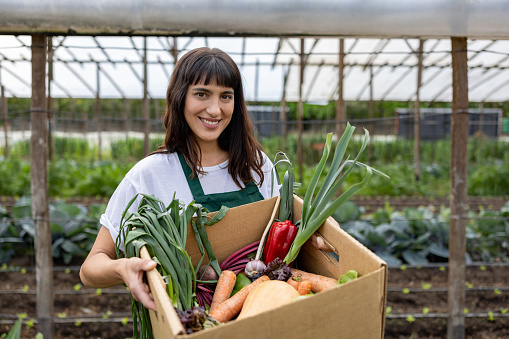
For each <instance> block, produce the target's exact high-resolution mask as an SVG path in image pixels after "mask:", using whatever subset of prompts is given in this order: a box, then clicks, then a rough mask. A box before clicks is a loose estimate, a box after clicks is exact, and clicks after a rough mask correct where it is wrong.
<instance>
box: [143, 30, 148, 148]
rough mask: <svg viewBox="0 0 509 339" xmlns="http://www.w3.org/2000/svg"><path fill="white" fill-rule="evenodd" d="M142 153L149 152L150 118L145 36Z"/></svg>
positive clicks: (145, 41)
mask: <svg viewBox="0 0 509 339" xmlns="http://www.w3.org/2000/svg"><path fill="white" fill-rule="evenodd" d="M143 39H144V40H143V107H142V114H143V137H144V139H143V155H144V156H145V155H147V154H148V153H149V152H150V150H149V149H150V119H149V106H148V84H147V79H148V69H147V38H146V37H145V38H143Z"/></svg>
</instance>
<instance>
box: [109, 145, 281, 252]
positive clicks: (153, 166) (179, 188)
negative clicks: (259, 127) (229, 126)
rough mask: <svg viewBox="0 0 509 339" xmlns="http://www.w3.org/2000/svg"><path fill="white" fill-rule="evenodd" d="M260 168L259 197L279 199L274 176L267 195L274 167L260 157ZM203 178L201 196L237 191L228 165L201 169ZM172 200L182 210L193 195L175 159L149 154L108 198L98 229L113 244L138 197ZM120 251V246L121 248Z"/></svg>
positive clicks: (134, 207)
mask: <svg viewBox="0 0 509 339" xmlns="http://www.w3.org/2000/svg"><path fill="white" fill-rule="evenodd" d="M263 156H264V164H263V166H262V170H263V173H264V175H265V180H264V181H263V184H262V186H261V187H258V189H259V190H260V193H261V194H262V195H263V197H264V198H265V199H267V198H271V197H272V196H277V195H279V185H278V184H277V179H276V177H275V174H274V176H273V177H274V189H273V192H272V194H271V189H272V185H271V174H270V172H271V171H273V169H274V166H273V164H272V162H271V161H270V160H269V159H268V158H267V156H266V155H265V154H264V155H263ZM203 170H204V171H205V172H206V173H205V175H198V178H199V180H200V184H201V186H202V188H203V192H204V194H214V193H224V192H232V191H238V190H239V187H238V186H237V185H236V184H235V182H234V181H233V179H232V177H231V176H230V174H229V173H228V161H225V162H223V163H222V164H219V165H216V166H212V167H204V168H203ZM253 178H254V180H255V182H259V177H258V176H257V175H256V174H255V173H253ZM175 192H176V195H175V198H177V199H179V200H180V201H181V202H183V203H184V204H185V205H186V206H187V205H188V204H190V203H191V202H192V201H193V195H192V193H191V190H190V188H189V185H188V184H187V180H186V176H185V174H184V171H183V169H182V166H181V164H180V161H179V158H178V155H177V154H176V153H171V154H153V155H151V156H148V157H146V158H144V159H142V160H140V161H139V162H138V163H137V164H136V165H134V166H133V168H131V170H130V171H129V172H128V173H127V174H126V176H125V177H124V179H123V180H122V182H120V184H119V185H118V187H117V189H116V190H115V192H114V193H113V195H112V196H111V198H110V200H109V202H108V206H107V207H106V211H105V212H104V214H103V215H102V216H101V219H100V222H101V225H104V226H105V227H106V228H108V230H109V231H110V234H111V237H112V238H113V241H116V239H117V236H118V233H119V228H120V221H121V218H122V213H123V212H124V210H125V209H126V207H127V205H128V203H129V202H130V201H131V199H132V198H134V196H135V195H136V194H138V193H144V194H151V195H154V196H155V197H156V198H157V199H159V200H161V201H162V202H163V203H164V205H165V206H168V205H169V203H170V202H171V201H172V200H173V194H174V193H175ZM140 199H141V198H140V197H138V198H137V200H136V201H135V202H134V203H133V204H132V205H131V207H130V208H129V211H131V212H135V211H136V210H137V209H138V204H139V200H140ZM121 249H123V244H122V246H121Z"/></svg>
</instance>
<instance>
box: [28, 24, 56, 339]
mask: <svg viewBox="0 0 509 339" xmlns="http://www.w3.org/2000/svg"><path fill="white" fill-rule="evenodd" d="M31 48H32V99H31V103H30V106H31V107H30V109H31V113H30V121H31V125H32V135H31V139H30V178H31V179H30V180H31V193H32V218H33V219H34V223H35V276H36V283H37V306H36V309H37V331H38V332H41V333H42V334H43V336H44V338H46V339H51V338H53V337H54V324H53V297H54V290H53V261H52V260H53V257H52V254H51V229H50V223H49V207H48V169H47V157H48V149H47V148H48V144H47V143H48V134H47V133H48V126H47V125H48V119H47V114H45V111H46V82H45V80H46V71H45V70H46V35H44V34H33V35H32V47H31Z"/></svg>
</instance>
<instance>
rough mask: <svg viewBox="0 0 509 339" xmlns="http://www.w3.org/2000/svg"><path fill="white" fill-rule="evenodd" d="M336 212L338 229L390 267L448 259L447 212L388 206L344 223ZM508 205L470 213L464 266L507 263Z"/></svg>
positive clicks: (446, 210)
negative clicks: (400, 209) (400, 208)
mask: <svg viewBox="0 0 509 339" xmlns="http://www.w3.org/2000/svg"><path fill="white" fill-rule="evenodd" d="M347 212H348V211H346V210H345V211H338V213H336V214H335V215H334V217H335V218H336V220H338V221H340V220H341V221H343V222H342V223H341V227H342V228H343V229H344V230H345V231H347V232H348V233H350V234H351V235H352V236H353V237H355V238H356V239H357V240H359V241H360V242H361V243H362V244H364V245H365V246H366V247H368V248H370V249H371V250H372V251H373V252H375V253H376V254H377V255H378V256H380V257H381V258H382V259H384V260H385V261H386V262H387V263H388V264H389V265H390V266H399V265H401V264H402V263H403V262H406V263H408V264H412V265H421V264H426V263H428V262H430V261H431V262H445V261H447V260H448V257H449V246H448V244H449V218H450V210H449V208H445V207H443V208H441V209H440V211H438V213H434V212H432V211H431V210H430V209H429V208H426V207H419V208H405V209H404V210H403V211H401V212H398V211H394V210H393V209H392V208H391V207H390V206H388V205H386V206H385V208H381V209H378V210H377V211H376V212H375V213H373V214H372V215H367V216H361V217H360V218H359V219H358V220H350V221H344V219H345V218H347V216H344V215H342V213H347ZM508 216H509V202H508V203H507V204H506V205H505V206H504V207H503V208H502V209H501V210H500V211H498V212H497V211H488V210H481V211H480V212H479V213H474V212H472V211H470V212H469V213H468V217H469V221H468V223H467V230H466V237H467V253H466V260H467V262H471V261H488V262H489V261H497V260H502V261H509V241H508V240H507V234H508V232H509V222H508V219H507V218H508Z"/></svg>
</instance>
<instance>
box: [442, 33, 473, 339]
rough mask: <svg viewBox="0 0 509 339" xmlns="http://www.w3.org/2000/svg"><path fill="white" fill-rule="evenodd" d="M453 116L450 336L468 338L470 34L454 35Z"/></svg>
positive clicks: (450, 337)
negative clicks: (467, 234) (466, 268)
mask: <svg viewBox="0 0 509 339" xmlns="http://www.w3.org/2000/svg"><path fill="white" fill-rule="evenodd" d="M451 49H452V51H451V54H452V77H453V80H452V81H453V84H452V117H451V193H450V209H451V217H450V219H451V220H450V231H449V283H448V285H449V292H448V326H447V338H449V339H463V338H465V314H464V309H465V249H466V237H465V234H466V231H465V230H466V215H467V142H468V63H467V38H464V37H461V38H451Z"/></svg>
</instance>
